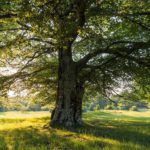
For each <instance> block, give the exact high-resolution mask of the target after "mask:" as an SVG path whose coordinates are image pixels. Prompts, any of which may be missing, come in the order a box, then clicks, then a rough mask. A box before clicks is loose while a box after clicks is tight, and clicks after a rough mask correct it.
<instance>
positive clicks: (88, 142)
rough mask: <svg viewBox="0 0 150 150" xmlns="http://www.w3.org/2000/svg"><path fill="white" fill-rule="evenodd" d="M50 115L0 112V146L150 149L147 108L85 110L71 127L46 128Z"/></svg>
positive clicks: (16, 149)
mask: <svg viewBox="0 0 150 150" xmlns="http://www.w3.org/2000/svg"><path fill="white" fill-rule="evenodd" d="M49 116H50V114H49V113H48V112H7V113H0V150H150V111H147V112H132V111H97V112H88V113H85V114H84V116H83V118H84V122H85V125H84V126H83V127H80V128H76V129H74V130H70V131H67V130H66V129H52V128H47V126H45V125H47V124H48V123H49V118H50V117H49Z"/></svg>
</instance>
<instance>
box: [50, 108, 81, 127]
mask: <svg viewBox="0 0 150 150" xmlns="http://www.w3.org/2000/svg"><path fill="white" fill-rule="evenodd" d="M81 125H82V120H81V114H80V113H78V112H73V110H70V111H68V110H67V111H66V110H63V109H59V108H55V109H54V110H53V112H52V115H51V124H50V126H52V127H55V126H61V127H77V126H81Z"/></svg>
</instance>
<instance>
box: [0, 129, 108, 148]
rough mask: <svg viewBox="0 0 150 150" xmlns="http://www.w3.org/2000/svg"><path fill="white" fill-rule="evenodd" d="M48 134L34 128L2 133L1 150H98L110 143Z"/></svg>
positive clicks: (51, 132)
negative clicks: (77, 139)
mask: <svg viewBox="0 0 150 150" xmlns="http://www.w3.org/2000/svg"><path fill="white" fill-rule="evenodd" d="M48 132H49V131H48V130H47V131H46V132H41V131H40V130H37V129H34V128H22V129H14V130H9V131H0V135H1V136H0V144H1V143H3V147H2V146H1V147H0V150H9V148H10V147H11V150H56V149H60V150H70V149H71V150H98V149H102V148H103V147H105V146H108V143H105V142H99V141H97V140H95V141H90V140H87V139H81V140H82V141H80V142H77V141H74V140H73V138H71V137H70V138H69V137H67V136H64V135H62V136H60V135H58V134H57V133H56V132H55V130H51V131H50V132H49V133H48ZM2 136H3V138H1V137H2Z"/></svg>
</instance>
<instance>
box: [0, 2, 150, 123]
mask: <svg viewBox="0 0 150 150" xmlns="http://www.w3.org/2000/svg"><path fill="white" fill-rule="evenodd" d="M149 5H150V3H149V1H148V0H143V1H141V0H43V1H40V0H18V1H15V0H14V1H13V0H11V1H9V0H6V1H4V0H2V2H1V10H0V11H1V15H0V20H1V26H0V31H1V33H0V44H1V45H0V48H1V53H2V54H1V66H6V64H7V66H9V67H12V66H13V67H14V66H15V67H14V68H16V70H17V71H14V72H15V73H11V74H10V75H8V74H7V75H1V85H2V86H1V87H3V88H4V87H8V85H10V84H13V83H14V82H17V81H18V80H19V81H20V80H22V81H24V82H27V83H28V84H29V85H30V88H31V87H32V88H34V91H35V92H37V88H38V91H39V92H40V91H41V92H42V93H44V94H45V97H46V96H47V95H49V94H51V92H50V91H51V89H53V90H54V91H55V90H56V89H57V97H56V104H55V109H54V110H53V112H52V115H51V125H52V126H55V125H64V126H75V125H80V124H81V123H82V100H83V95H84V92H85V90H86V88H87V87H91V89H93V90H98V91H99V92H102V93H103V94H107V93H109V91H111V90H114V87H116V86H117V85H118V84H119V83H120V82H121V81H122V80H123V81H133V80H135V79H141V77H142V81H143V80H146V81H149V79H148V77H149V67H150V59H149V58H150V57H149V55H150V39H149V33H150V32H149V31H150V28H149V21H150V10H149ZM6 58H7V61H6ZM139 81H141V80H139ZM56 82H57V84H55V83H56ZM117 83H118V84H117ZM28 84H27V85H28ZM31 85H32V86H31ZM35 89H36V90H35Z"/></svg>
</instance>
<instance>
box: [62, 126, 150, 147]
mask: <svg viewBox="0 0 150 150" xmlns="http://www.w3.org/2000/svg"><path fill="white" fill-rule="evenodd" d="M95 124H97V123H95ZM144 124H145V123H143V124H141V128H143V129H144V127H146V128H149V124H145V125H144ZM134 125H135V124H131V126H130V125H125V126H124V125H123V123H122V125H121V126H111V124H110V125H108V124H107V126H105V125H104V124H103V125H102V126H96V125H94V123H92V124H86V123H85V124H84V125H83V126H82V127H76V128H74V129H69V130H70V131H72V132H75V133H79V134H86V135H89V136H95V137H103V138H108V139H112V140H117V141H119V142H132V143H134V144H139V145H141V146H146V147H150V134H149V132H150V129H149V132H148V134H144V133H141V132H138V129H137V130H134V127H135V128H136V126H134ZM63 130H68V129H65V128H63Z"/></svg>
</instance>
